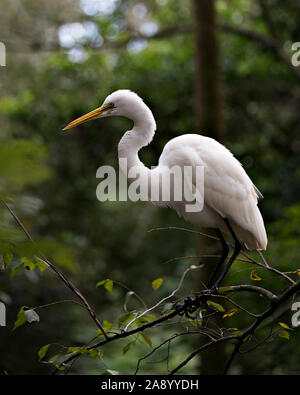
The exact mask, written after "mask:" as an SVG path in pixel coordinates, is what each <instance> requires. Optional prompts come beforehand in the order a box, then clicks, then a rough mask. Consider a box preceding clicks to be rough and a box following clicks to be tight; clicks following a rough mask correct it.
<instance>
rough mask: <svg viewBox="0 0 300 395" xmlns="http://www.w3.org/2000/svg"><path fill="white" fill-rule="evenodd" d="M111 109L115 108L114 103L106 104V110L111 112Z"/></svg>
mask: <svg viewBox="0 0 300 395" xmlns="http://www.w3.org/2000/svg"><path fill="white" fill-rule="evenodd" d="M113 108H115V105H114V103H108V104H107V109H108V110H111V109H113Z"/></svg>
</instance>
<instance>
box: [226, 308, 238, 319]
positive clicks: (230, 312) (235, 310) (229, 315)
mask: <svg viewBox="0 0 300 395" xmlns="http://www.w3.org/2000/svg"><path fill="white" fill-rule="evenodd" d="M238 310H239V309H238V308H236V307H235V308H234V309H231V310H229V311H227V313H225V314H223V318H226V317H231V316H232V315H234V314H235V313H236V312H237V311H238Z"/></svg>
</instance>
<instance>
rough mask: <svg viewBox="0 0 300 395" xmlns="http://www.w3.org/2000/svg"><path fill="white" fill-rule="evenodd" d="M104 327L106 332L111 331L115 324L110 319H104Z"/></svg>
mask: <svg viewBox="0 0 300 395" xmlns="http://www.w3.org/2000/svg"><path fill="white" fill-rule="evenodd" d="M102 326H103V329H104V330H105V332H109V331H110V330H111V328H112V327H113V324H112V323H111V322H109V321H105V320H104V321H103V323H102Z"/></svg>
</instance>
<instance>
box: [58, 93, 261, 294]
mask: <svg viewBox="0 0 300 395" xmlns="http://www.w3.org/2000/svg"><path fill="white" fill-rule="evenodd" d="M116 115H119V116H123V117H126V118H129V119H131V120H132V121H133V123H134V125H133V128H132V130H129V131H127V132H126V133H125V134H124V135H123V137H122V139H121V140H120V142H119V145H118V154H119V163H121V159H126V163H127V169H126V170H130V169H131V168H133V167H136V168H138V169H140V174H141V177H143V178H145V179H148V177H149V176H151V175H152V174H154V173H155V172H156V173H157V172H160V171H163V169H164V168H166V167H167V168H170V169H171V168H172V167H173V166H180V168H183V167H184V166H192V167H193V168H196V167H197V166H202V167H204V205H203V209H202V210H201V211H200V212H187V211H186V201H183V200H182V201H174V199H173V200H172V199H170V201H169V202H167V205H168V206H170V207H172V208H174V209H175V210H176V211H177V213H178V214H179V215H182V216H183V217H184V218H185V219H186V220H188V221H190V222H191V223H193V224H195V225H197V226H199V227H208V228H214V229H215V230H216V232H217V235H218V237H219V239H220V241H221V243H222V247H223V250H222V256H221V259H220V261H219V262H218V264H217V265H216V267H215V269H214V270H213V272H212V274H211V276H210V279H209V281H208V284H207V289H213V290H217V288H218V286H219V285H220V282H221V281H222V279H223V278H224V276H225V274H226V273H227V271H228V269H229V268H230V266H231V264H232V263H233V261H234V260H235V258H236V257H237V255H238V254H239V252H240V250H241V243H243V244H244V245H245V246H246V248H248V249H249V250H265V249H266V247H267V235H266V231H265V227H264V222H263V219H262V216H261V213H260V211H259V209H258V207H257V202H258V198H259V197H261V194H260V192H259V191H258V189H257V188H256V187H255V186H254V184H253V183H252V181H251V179H250V178H249V176H248V175H247V173H246V172H245V170H244V169H243V167H242V165H241V164H240V162H239V161H238V160H237V159H236V158H235V157H234V156H233V155H232V153H231V152H230V151H229V150H228V149H227V148H226V147H224V146H223V145H222V144H220V143H218V142H217V141H216V140H214V139H212V138H209V137H206V136H201V135H199V134H184V135H181V136H178V137H175V138H174V139H172V140H170V141H169V142H168V143H167V144H166V146H165V147H164V149H163V152H162V154H161V156H160V158H159V164H158V166H157V167H156V168H154V169H148V168H147V167H146V166H145V165H144V164H143V163H142V162H141V161H140V159H139V156H138V152H139V150H140V149H141V148H143V147H145V146H147V145H148V144H149V143H150V142H151V141H152V139H153V137H154V134H155V131H156V123H155V119H154V117H153V114H152V112H151V110H150V109H149V107H148V106H147V105H146V104H145V103H144V101H143V100H142V99H141V98H140V97H139V96H138V95H137V94H136V93H134V92H132V91H130V90H123V89H122V90H118V91H116V92H113V93H112V94H110V95H109V96H108V97H107V98H106V99H105V100H104V103H103V104H102V106H100V107H98V108H96V109H95V110H93V111H91V112H89V113H88V114H86V115H84V116H82V117H80V118H77V119H75V120H74V121H72V122H70V123H69V124H68V125H67V126H66V127H65V128H64V129H63V130H67V129H70V128H72V127H74V126H77V125H80V124H82V123H83V122H86V121H89V120H92V119H96V118H102V117H110V116H116ZM123 171H124V169H123ZM171 187H172V186H171ZM171 196H173V195H172V194H171ZM222 232H223V233H227V234H228V233H229V234H231V235H232V237H233V239H234V242H235V248H234V252H233V254H232V256H231V258H230V259H229V261H228V263H227V265H226V267H225V269H224V270H223V272H222V273H221V275H220V276H219V277H218V279H217V280H216V281H215V282H214V285H213V286H212V283H213V280H214V278H215V276H216V274H217V272H218V270H219V268H220V266H221V265H222V263H223V262H224V261H225V259H226V258H227V256H228V252H229V249H228V246H227V243H226V241H225V239H224V237H223V234H222Z"/></svg>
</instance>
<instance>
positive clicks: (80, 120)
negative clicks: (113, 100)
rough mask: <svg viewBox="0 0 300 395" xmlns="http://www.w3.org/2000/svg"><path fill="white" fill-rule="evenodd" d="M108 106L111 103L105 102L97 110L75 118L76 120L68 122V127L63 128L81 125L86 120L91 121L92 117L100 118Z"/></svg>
mask: <svg viewBox="0 0 300 395" xmlns="http://www.w3.org/2000/svg"><path fill="white" fill-rule="evenodd" d="M108 108H110V105H109V104H104V105H103V106H101V107H98V108H96V109H95V110H93V111H91V112H88V113H87V114H85V115H83V116H82V117H79V118H77V119H75V120H74V121H72V122H70V123H68V125H67V126H66V127H64V128H63V130H67V129H71V128H74V127H75V126H78V125H80V124H82V123H84V122H87V121H90V120H92V119H95V118H98V117H100V115H101V114H102V113H103V112H104V111H105V110H107V109H108Z"/></svg>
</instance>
